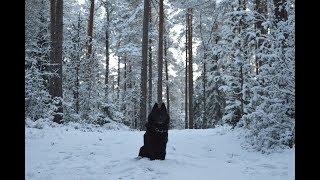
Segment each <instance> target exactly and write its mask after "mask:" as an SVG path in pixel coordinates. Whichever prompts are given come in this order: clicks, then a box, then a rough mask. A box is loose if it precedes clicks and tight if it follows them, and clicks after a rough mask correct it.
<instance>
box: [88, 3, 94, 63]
mask: <svg viewBox="0 0 320 180" xmlns="http://www.w3.org/2000/svg"><path fill="white" fill-rule="evenodd" d="M93 13H94V0H91V5H90V14H89V21H88V38H89V39H88V42H87V48H88V49H87V59H89V58H91V55H92V34H93Z"/></svg>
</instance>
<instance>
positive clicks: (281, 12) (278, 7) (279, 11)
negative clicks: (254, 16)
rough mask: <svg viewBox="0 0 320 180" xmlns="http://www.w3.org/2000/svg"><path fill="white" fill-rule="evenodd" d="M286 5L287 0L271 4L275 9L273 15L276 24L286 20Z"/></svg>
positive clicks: (278, 0) (275, 1)
mask: <svg viewBox="0 0 320 180" xmlns="http://www.w3.org/2000/svg"><path fill="white" fill-rule="evenodd" d="M286 3H287V0H273V4H274V7H275V10H274V15H275V18H276V22H277V23H278V22H279V21H286V20H288V13H287V11H286V9H285V4H286Z"/></svg>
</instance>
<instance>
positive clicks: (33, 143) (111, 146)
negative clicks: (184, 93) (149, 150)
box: [25, 126, 295, 180]
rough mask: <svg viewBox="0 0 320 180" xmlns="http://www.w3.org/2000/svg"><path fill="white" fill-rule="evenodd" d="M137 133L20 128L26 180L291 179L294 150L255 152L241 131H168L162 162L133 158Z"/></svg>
mask: <svg viewBox="0 0 320 180" xmlns="http://www.w3.org/2000/svg"><path fill="white" fill-rule="evenodd" d="M143 134H144V132H143V131H130V130H126V129H121V130H106V129H103V128H100V129H89V130H86V129H85V128H83V129H81V128H78V129H75V128H74V127H72V126H58V127H44V128H42V129H36V128H29V127H28V128H26V133H25V135H26V141H25V143H26V152H25V153H26V174H25V176H26V179H30V180H33V179H47V180H50V179H59V180H64V179H66V180H70V179H77V180H81V179H86V180H87V179H139V180H144V179H184V180H187V179H202V180H206V179H216V180H229V179H230V180H234V179H237V180H250V179H252V180H257V179H259V180H270V179H272V180H278V179H279V180H280V179H281V180H293V179H294V178H295V177H294V152H295V150H294V148H293V149H286V150H283V151H282V152H278V153H272V154H268V155H267V154H261V153H259V152H255V151H250V150H248V149H244V148H243V147H242V143H243V137H242V136H241V135H242V133H241V129H239V128H238V129H235V130H230V128H229V127H228V126H221V127H217V128H215V129H205V130H169V142H168V144H167V156H166V160H164V161H160V160H155V161H150V160H148V159H146V158H143V159H137V158H136V156H137V154H138V151H139V148H140V147H141V146H142V145H143Z"/></svg>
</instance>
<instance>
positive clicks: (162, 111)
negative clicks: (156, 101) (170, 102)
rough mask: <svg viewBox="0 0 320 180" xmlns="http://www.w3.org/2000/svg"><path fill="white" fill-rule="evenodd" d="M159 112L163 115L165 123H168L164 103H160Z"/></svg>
mask: <svg viewBox="0 0 320 180" xmlns="http://www.w3.org/2000/svg"><path fill="white" fill-rule="evenodd" d="M160 112H161V114H163V115H164V117H165V119H164V120H165V123H169V121H170V116H169V113H168V111H167V108H166V105H165V104H164V103H162V104H161V107H160Z"/></svg>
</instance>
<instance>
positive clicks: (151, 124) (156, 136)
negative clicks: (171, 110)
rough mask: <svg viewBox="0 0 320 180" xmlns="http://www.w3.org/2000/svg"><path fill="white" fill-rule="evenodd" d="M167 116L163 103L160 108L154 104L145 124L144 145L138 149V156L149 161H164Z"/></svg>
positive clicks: (167, 124) (167, 126) (166, 140)
mask: <svg viewBox="0 0 320 180" xmlns="http://www.w3.org/2000/svg"><path fill="white" fill-rule="evenodd" d="M169 120H170V117H169V114H168V112H167V109H166V106H165V105H164V103H162V104H161V107H160V108H159V107H158V104H157V103H155V104H154V106H153V108H152V111H151V113H150V114H149V116H148V122H147V123H146V128H147V130H146V133H145V134H144V136H143V140H144V145H143V146H142V147H141V148H140V151H139V156H140V157H147V158H150V160H155V159H159V160H164V159H165V157H166V146H167V142H168V129H169Z"/></svg>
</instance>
